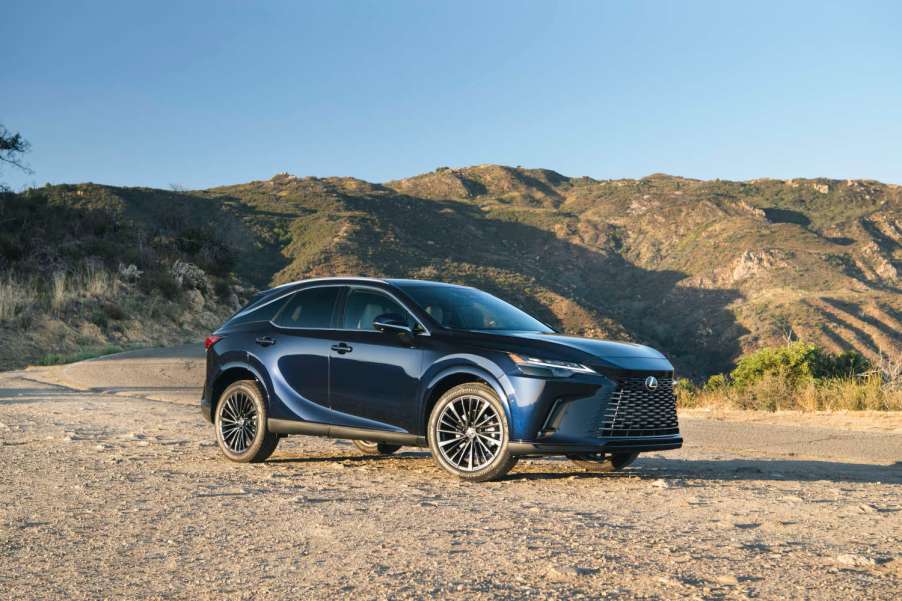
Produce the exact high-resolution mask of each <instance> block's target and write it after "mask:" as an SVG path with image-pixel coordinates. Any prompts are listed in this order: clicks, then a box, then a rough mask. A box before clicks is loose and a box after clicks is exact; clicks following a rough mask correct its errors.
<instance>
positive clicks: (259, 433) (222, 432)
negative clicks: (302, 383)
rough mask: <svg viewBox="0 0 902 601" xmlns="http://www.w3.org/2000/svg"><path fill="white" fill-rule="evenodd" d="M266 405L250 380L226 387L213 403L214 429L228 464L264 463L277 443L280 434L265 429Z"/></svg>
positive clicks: (253, 382) (257, 388)
mask: <svg viewBox="0 0 902 601" xmlns="http://www.w3.org/2000/svg"><path fill="white" fill-rule="evenodd" d="M266 416H267V413H266V403H265V402H264V400H263V393H262V392H261V391H260V387H259V386H258V385H257V383H256V382H255V381H253V380H239V381H237V382H235V383H234V384H232V385H231V386H229V387H228V388H226V389H225V390H224V391H223V393H222V395H221V396H220V397H219V400H218V402H217V403H216V414H215V422H214V424H215V426H216V441H217V442H218V443H219V450H220V451H222V454H223V455H225V456H226V458H228V459H229V460H231V461H235V462H238V463H259V462H261V461H265V460H266V459H267V458H268V457H269V456H270V455H272V453H273V451H275V450H276V446H278V444H279V435H278V434H273V433H272V432H270V431H269V430H267V428H266Z"/></svg>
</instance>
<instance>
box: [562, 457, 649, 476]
mask: <svg viewBox="0 0 902 601" xmlns="http://www.w3.org/2000/svg"><path fill="white" fill-rule="evenodd" d="M638 456H639V453H592V454H589V455H567V459H569V460H570V461H572V462H573V463H575V464H576V465H578V466H579V467H581V468H583V469H584V470H586V471H587V472H599V473H606V472H616V471H620V470H622V469H623V468H625V467H626V466H628V465H629V464H631V463H632V462H633V461H635V460H636V457H638Z"/></svg>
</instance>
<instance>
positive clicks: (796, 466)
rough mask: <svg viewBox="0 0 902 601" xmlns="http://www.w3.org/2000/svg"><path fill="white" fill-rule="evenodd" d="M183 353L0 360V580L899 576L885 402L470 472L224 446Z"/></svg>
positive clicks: (699, 590) (272, 587)
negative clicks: (606, 467) (638, 447)
mask: <svg viewBox="0 0 902 601" xmlns="http://www.w3.org/2000/svg"><path fill="white" fill-rule="evenodd" d="M198 370H199V363H198V359H197V355H196V352H195V351H193V350H191V349H175V350H167V351H159V352H156V351H155V352H150V353H147V352H145V353H132V354H128V355H125V356H122V357H118V358H117V357H112V358H108V359H104V360H101V361H93V362H87V363H83V364H77V366H73V367H61V368H52V369H46V368H45V369H40V370H29V371H22V372H7V373H4V374H0V444H2V449H0V452H2V457H3V460H2V464H0V465H2V467H0V598H2V599H63V598H68V599H105V598H152V599H156V598H159V599H222V598H235V599H251V598H292V599H314V598H316V599H318V598H350V597H355V598H376V599H382V598H384V599H414V598H426V597H441V598H460V599H474V598H475V599H498V598H501V599H505V598H509V599H522V598H593V599H595V598H611V599H632V598H648V599H674V598H689V599H696V598H698V599H701V598H705V599H721V598H723V599H734V598H763V599H844V600H848V599H859V598H861V599H898V598H900V596H902V486H900V485H902V419H900V417H899V416H894V415H882V416H881V415H860V416H859V415H854V414H840V415H823V416H816V415H815V416H799V415H791V414H790V415H769V416H761V415H760V414H716V415H715V414H710V413H705V412H691V413H686V414H683V415H681V427H682V429H683V432H684V436H685V437H686V440H687V445H686V446H685V447H684V448H683V449H681V450H679V451H671V452H666V453H650V454H648V455H643V456H642V457H641V458H640V459H639V461H637V462H636V463H635V464H634V466H633V467H631V468H630V469H628V470H626V471H625V472H623V473H620V474H613V475H595V474H587V473H584V472H581V471H580V470H579V469H578V468H576V467H575V466H572V465H571V464H570V463H569V462H568V461H566V460H559V459H556V458H555V459H530V460H524V461H521V462H520V464H519V465H518V467H517V468H515V470H514V471H513V472H512V473H511V475H510V476H509V477H508V478H507V479H505V480H504V481H501V482H495V483H487V484H466V483H462V482H459V481H456V480H454V479H452V478H450V477H448V476H446V475H445V474H444V473H443V472H440V471H439V470H438V469H437V468H436V467H434V466H433V464H432V461H431V460H430V458H429V456H428V453H426V452H423V451H421V450H418V449H405V450H404V451H402V452H401V453H399V454H398V455H395V456H392V457H389V458H371V457H362V456H360V455H358V454H357V453H356V451H355V449H354V448H353V447H352V446H351V445H350V443H348V442H345V441H332V440H327V439H316V438H302V437H297V438H289V439H286V440H283V441H282V443H281V444H280V446H279V449H278V450H277V452H276V454H275V455H274V456H273V458H272V459H271V460H270V461H269V462H267V463H265V464H262V465H237V464H232V463H229V462H227V461H225V460H223V459H222V458H221V457H220V455H219V452H218V450H217V448H216V446H215V444H214V442H213V441H214V438H213V431H212V427H211V426H209V425H208V424H207V423H206V422H204V421H203V419H202V418H201V416H200V413H199V411H198V409H197V404H196V399H197V395H198V392H197V388H196V386H197V380H196V379H194V378H195V377H196V375H197V372H198ZM47 382H56V383H55V384H54V383H47ZM60 383H65V384H66V386H61V385H59V384H60ZM75 387H77V388H82V389H83V390H76V389H75Z"/></svg>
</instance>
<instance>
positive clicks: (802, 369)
mask: <svg viewBox="0 0 902 601" xmlns="http://www.w3.org/2000/svg"><path fill="white" fill-rule="evenodd" d="M866 369H868V362H867V360H866V359H865V358H864V357H862V356H861V355H859V354H858V353H856V352H854V351H848V352H844V353H840V354H838V355H834V354H832V353H830V352H828V351H825V350H824V349H822V348H820V347H818V346H817V345H815V344H811V343H807V342H802V341H798V342H792V343H789V344H786V345H784V346H779V347H766V348H762V349H759V350H757V351H755V352H754V353H752V354H750V355H746V356H744V357H742V358H741V359H740V360H739V361H738V362H737V364H736V369H734V370H733V372H732V373H731V374H730V377H731V379H732V382H733V384H735V385H736V386H739V387H746V386H750V385H752V384H756V383H758V382H760V381H761V380H762V379H764V378H765V377H777V378H780V379H783V380H785V381H786V382H787V383H789V384H791V385H796V384H801V383H803V382H810V381H812V380H817V379H825V378H841V377H849V376H851V375H854V374H856V373H860V372H862V371H864V370H866Z"/></svg>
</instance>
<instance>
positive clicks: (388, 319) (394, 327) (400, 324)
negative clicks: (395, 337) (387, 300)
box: [373, 313, 413, 334]
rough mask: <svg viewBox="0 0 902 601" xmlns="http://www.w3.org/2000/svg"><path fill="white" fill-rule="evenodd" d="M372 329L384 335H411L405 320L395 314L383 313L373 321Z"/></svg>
mask: <svg viewBox="0 0 902 601" xmlns="http://www.w3.org/2000/svg"><path fill="white" fill-rule="evenodd" d="M373 327H374V328H375V329H376V330H377V331H379V332H383V333H385V334H413V328H412V327H410V326H409V325H407V320H405V319H404V317H403V316H401V315H398V314H397V313H383V314H382V315H380V316H378V317H377V318H376V319H374V320H373Z"/></svg>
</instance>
